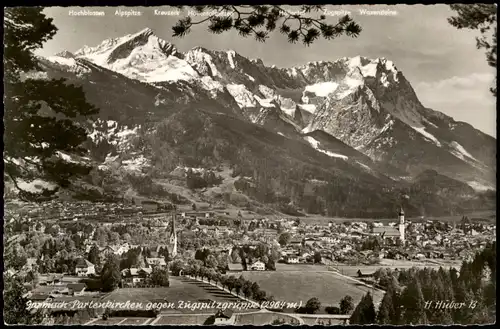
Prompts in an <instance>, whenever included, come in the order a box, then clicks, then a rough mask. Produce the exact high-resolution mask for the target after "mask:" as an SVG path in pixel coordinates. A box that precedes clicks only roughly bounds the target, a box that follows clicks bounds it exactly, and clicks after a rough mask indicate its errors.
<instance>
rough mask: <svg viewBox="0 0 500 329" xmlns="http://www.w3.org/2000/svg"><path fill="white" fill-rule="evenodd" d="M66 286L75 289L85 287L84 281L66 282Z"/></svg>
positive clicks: (79, 289)
mask: <svg viewBox="0 0 500 329" xmlns="http://www.w3.org/2000/svg"><path fill="white" fill-rule="evenodd" d="M66 287H67V288H68V289H73V290H75V291H82V290H83V289H85V288H87V285H86V284H85V283H68V284H67V285H66Z"/></svg>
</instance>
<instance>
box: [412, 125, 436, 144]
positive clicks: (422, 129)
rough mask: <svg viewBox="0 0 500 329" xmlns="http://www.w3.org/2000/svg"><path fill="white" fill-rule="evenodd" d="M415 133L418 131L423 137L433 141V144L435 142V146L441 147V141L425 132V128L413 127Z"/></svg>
mask: <svg viewBox="0 0 500 329" xmlns="http://www.w3.org/2000/svg"><path fill="white" fill-rule="evenodd" d="M411 127H412V128H413V129H414V130H415V131H417V132H418V133H420V134H421V135H422V136H424V137H425V138H427V139H428V140H431V141H432V142H434V144H436V145H437V146H439V147H441V143H440V142H439V140H438V139H437V138H436V137H434V135H432V134H431V133H429V132H427V131H425V128H424V127H420V128H419V127H413V126H411Z"/></svg>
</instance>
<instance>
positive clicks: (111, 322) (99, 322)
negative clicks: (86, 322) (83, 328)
mask: <svg viewBox="0 0 500 329" xmlns="http://www.w3.org/2000/svg"><path fill="white" fill-rule="evenodd" d="M123 319H124V318H109V319H107V320H103V319H99V320H97V321H95V322H92V324H91V325H101V326H102V325H106V326H112V325H117V324H118V323H120V322H121V321H122V320H123Z"/></svg>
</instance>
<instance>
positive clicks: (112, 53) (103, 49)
mask: <svg viewBox="0 0 500 329" xmlns="http://www.w3.org/2000/svg"><path fill="white" fill-rule="evenodd" d="M176 54H177V49H176V48H175V47H174V45H172V44H171V43H169V42H167V41H165V40H162V39H160V38H158V37H157V36H156V35H155V34H154V32H153V30H152V29H150V28H145V29H143V30H141V31H139V32H137V33H134V34H128V35H126V36H123V37H121V38H112V39H107V40H104V41H103V42H101V43H100V44H99V45H98V46H95V47H89V46H84V47H83V48H82V49H80V50H78V51H76V52H75V55H76V56H77V57H83V58H85V59H87V60H90V61H91V62H94V63H96V64H97V65H101V66H106V65H111V64H113V63H114V62H116V61H119V60H122V59H126V58H127V57H130V56H131V55H140V57H148V58H149V59H150V60H151V59H155V57H158V56H160V57H168V56H170V55H176Z"/></svg>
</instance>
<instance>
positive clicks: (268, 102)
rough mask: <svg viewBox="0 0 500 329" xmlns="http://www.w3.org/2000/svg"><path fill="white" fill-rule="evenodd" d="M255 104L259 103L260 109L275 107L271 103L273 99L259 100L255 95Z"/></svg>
mask: <svg viewBox="0 0 500 329" xmlns="http://www.w3.org/2000/svg"><path fill="white" fill-rule="evenodd" d="M254 97H255V99H256V100H257V102H259V104H260V106H262V107H275V106H274V104H272V101H273V100H274V99H272V98H271V99H269V98H260V97H259V96H257V95H255V96H254Z"/></svg>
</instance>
